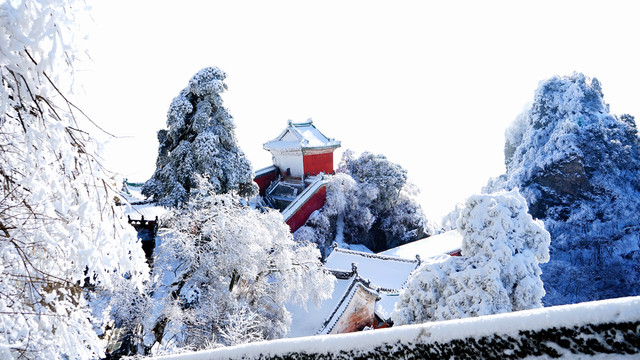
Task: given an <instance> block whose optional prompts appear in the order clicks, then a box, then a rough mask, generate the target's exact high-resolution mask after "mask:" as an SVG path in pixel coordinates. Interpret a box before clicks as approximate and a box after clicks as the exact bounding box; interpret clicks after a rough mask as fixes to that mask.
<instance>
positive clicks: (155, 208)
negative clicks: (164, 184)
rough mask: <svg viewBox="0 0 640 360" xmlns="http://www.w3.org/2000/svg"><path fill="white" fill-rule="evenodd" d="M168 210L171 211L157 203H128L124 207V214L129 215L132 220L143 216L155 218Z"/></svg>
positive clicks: (149, 218)
mask: <svg viewBox="0 0 640 360" xmlns="http://www.w3.org/2000/svg"><path fill="white" fill-rule="evenodd" d="M167 212H169V210H168V209H167V208H165V207H162V206H159V205H156V204H142V205H131V204H127V205H125V208H124V215H125V216H128V217H129V218H130V219H131V220H142V218H143V217H144V219H145V220H154V219H155V218H156V216H157V217H161V216H162V215H164V214H166V213H167Z"/></svg>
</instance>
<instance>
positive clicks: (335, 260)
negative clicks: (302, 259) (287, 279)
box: [324, 247, 418, 290]
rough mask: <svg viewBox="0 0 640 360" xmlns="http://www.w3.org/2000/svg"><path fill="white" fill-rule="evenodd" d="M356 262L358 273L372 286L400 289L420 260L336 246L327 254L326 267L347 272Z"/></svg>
mask: <svg viewBox="0 0 640 360" xmlns="http://www.w3.org/2000/svg"><path fill="white" fill-rule="evenodd" d="M354 263H355V264H356V267H357V272H358V275H360V276H361V277H362V278H364V279H367V280H369V281H370V282H371V286H372V287H375V288H380V289H381V290H400V289H401V288H402V286H403V285H404V283H405V282H406V281H407V279H408V278H409V275H410V274H411V272H412V271H413V270H414V269H415V268H417V267H418V260H417V259H416V258H415V256H414V258H413V260H410V259H404V258H400V257H397V256H386V255H378V254H370V253H364V252H360V251H353V250H345V249H340V248H337V247H336V248H334V249H333V251H332V252H331V254H329V256H327V260H326V261H325V264H324V266H325V268H327V269H328V270H334V271H342V272H347V271H351V270H352V264H354Z"/></svg>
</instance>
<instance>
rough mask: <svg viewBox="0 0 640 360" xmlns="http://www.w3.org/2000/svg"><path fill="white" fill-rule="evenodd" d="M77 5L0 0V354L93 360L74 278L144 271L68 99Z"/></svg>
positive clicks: (107, 283)
mask: <svg viewBox="0 0 640 360" xmlns="http://www.w3.org/2000/svg"><path fill="white" fill-rule="evenodd" d="M83 10H84V7H83V4H81V3H80V2H76V1H62V0H58V1H56V0H51V1H17V2H16V1H4V2H0V34H2V35H0V49H2V50H1V51H0V76H1V79H2V85H1V87H0V358H3V359H14V358H20V359H76V358H82V359H89V358H97V357H101V356H103V343H102V342H101V341H100V340H99V339H98V337H97V335H96V333H95V332H94V329H93V325H92V323H91V320H92V319H93V317H92V314H91V313H90V311H89V308H88V306H87V301H86V298H85V296H84V295H86V290H87V287H84V286H82V285H83V284H85V282H91V283H92V284H97V285H99V286H100V287H101V288H105V289H110V288H111V289H112V288H113V285H114V284H113V283H112V281H111V279H112V277H111V274H112V273H113V271H114V270H116V271H117V273H118V274H125V273H128V274H129V275H130V276H131V277H130V279H131V280H134V281H135V280H137V281H136V283H137V285H138V287H140V286H141V281H140V280H141V279H142V278H143V277H144V276H145V275H147V271H148V268H147V267H146V263H145V261H144V254H143V252H142V249H141V247H140V244H139V243H137V241H136V237H135V232H134V231H133V229H132V228H131V227H130V226H129V225H128V224H126V223H125V222H121V221H120V219H119V217H118V209H117V208H116V207H115V205H114V204H113V202H112V199H113V197H114V195H115V192H114V191H112V189H111V185H110V184H111V183H112V181H110V180H109V178H108V177H107V175H106V174H105V172H104V170H103V169H102V168H101V167H100V166H99V163H98V156H97V152H96V145H95V143H94V141H93V139H92V138H91V137H90V135H89V134H88V133H87V132H85V131H83V130H81V128H82V127H83V121H84V120H86V119H85V118H84V117H83V116H82V112H81V111H80V110H79V109H78V108H76V107H75V105H73V104H72V103H71V102H69V101H68V97H67V96H68V95H69V94H70V93H71V89H70V88H69V86H66V85H65V84H69V83H71V82H72V80H73V64H74V61H76V56H78V55H79V54H82V53H83V52H82V51H80V50H79V49H78V48H77V47H76V42H75V38H74V35H78V34H80V32H79V31H78V29H77V27H76V24H77V23H78V21H77V20H78V19H79V17H81V16H82V13H81V12H82V11H83Z"/></svg>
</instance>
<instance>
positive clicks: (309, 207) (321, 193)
mask: <svg viewBox="0 0 640 360" xmlns="http://www.w3.org/2000/svg"><path fill="white" fill-rule="evenodd" d="M326 198H327V187H326V186H323V187H321V188H320V189H318V191H317V192H316V193H315V194H313V195H312V196H311V197H310V198H309V200H307V202H305V203H304V204H303V205H302V206H301V207H300V209H298V211H297V212H296V213H295V214H293V215H292V216H291V217H290V218H289V220H287V225H289V227H290V228H291V232H292V233H293V232H295V231H296V230H298V229H299V228H300V227H301V226H302V225H304V223H305V222H307V219H308V218H309V216H310V215H311V213H312V212H314V211H316V210H318V209H320V208H321V207H323V206H324V202H325V200H326Z"/></svg>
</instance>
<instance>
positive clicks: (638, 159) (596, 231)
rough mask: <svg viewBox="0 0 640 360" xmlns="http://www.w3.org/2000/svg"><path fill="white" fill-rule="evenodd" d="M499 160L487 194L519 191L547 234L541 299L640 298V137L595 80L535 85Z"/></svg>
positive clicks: (557, 80)
mask: <svg viewBox="0 0 640 360" xmlns="http://www.w3.org/2000/svg"><path fill="white" fill-rule="evenodd" d="M505 164H506V167H507V172H506V173H505V174H504V175H502V176H500V177H498V178H495V179H492V180H491V181H490V182H489V184H488V186H487V188H486V189H485V191H487V192H493V191H497V190H500V189H513V188H519V189H520V191H521V193H522V195H523V196H524V197H525V198H526V199H527V201H528V203H529V208H530V211H531V214H532V215H533V216H534V217H536V218H539V219H542V220H544V222H545V227H546V229H547V230H548V231H549V232H550V233H551V260H550V261H549V263H547V264H544V265H542V271H543V274H542V280H543V282H544V284H545V289H546V291H547V295H546V297H545V298H544V300H543V301H544V303H545V304H547V305H549V304H551V305H554V304H566V303H575V302H582V301H589V300H598V299H606V298H613V297H620V296H630V295H638V294H640V246H639V245H640V241H639V240H640V234H639V232H638V230H640V227H639V225H638V224H640V212H639V211H638V210H640V142H639V141H638V133H637V127H636V123H635V121H634V118H633V117H632V116H630V115H621V116H617V115H613V114H611V113H610V112H609V105H608V104H606V103H605V102H604V98H603V92H602V88H601V86H600V83H599V82H598V80H597V79H595V78H594V79H589V78H587V77H585V76H584V75H582V74H577V73H574V74H573V75H571V76H566V77H554V78H551V79H549V80H546V81H543V82H541V83H540V86H539V88H538V89H537V90H536V93H535V97H534V101H533V103H532V104H531V106H530V107H529V108H528V109H527V110H526V111H525V112H523V113H522V114H521V115H520V116H519V117H518V118H517V119H516V121H515V122H514V123H513V125H512V126H511V127H510V128H509V129H508V130H507V131H506V142H505Z"/></svg>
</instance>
